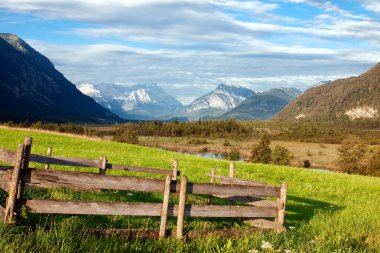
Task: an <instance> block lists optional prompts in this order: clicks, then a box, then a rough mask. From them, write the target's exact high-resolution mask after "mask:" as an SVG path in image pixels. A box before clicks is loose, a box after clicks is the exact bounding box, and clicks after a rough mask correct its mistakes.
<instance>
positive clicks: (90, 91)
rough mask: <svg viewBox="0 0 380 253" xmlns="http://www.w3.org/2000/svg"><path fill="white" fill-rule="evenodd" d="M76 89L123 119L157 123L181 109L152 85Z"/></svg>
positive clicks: (88, 85)
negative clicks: (153, 120) (154, 120)
mask: <svg viewBox="0 0 380 253" xmlns="http://www.w3.org/2000/svg"><path fill="white" fill-rule="evenodd" d="M78 89H79V90H80V91H81V92H82V93H84V94H86V95H88V96H90V97H92V98H93V99H95V101H96V102H98V103H99V104H101V105H102V106H104V107H105V108H107V109H109V110H111V111H112V112H113V113H115V114H116V115H118V116H119V117H122V118H125V119H131V120H152V119H157V118H159V117H162V116H164V115H167V114H171V113H174V112H175V111H177V110H179V109H181V108H182V107H183V105H182V104H181V103H180V102H178V101H177V100H176V99H175V98H174V97H172V96H170V95H168V94H167V93H166V92H165V91H164V89H162V88H161V87H160V86H158V85H157V84H155V83H150V84H141V85H134V86H125V85H116V84H93V83H90V82H84V83H80V84H78Z"/></svg>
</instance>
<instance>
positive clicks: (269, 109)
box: [220, 88, 301, 120]
mask: <svg viewBox="0 0 380 253" xmlns="http://www.w3.org/2000/svg"><path fill="white" fill-rule="evenodd" d="M300 93H301V92H300V91H299V90H297V89H294V88H290V89H289V88H276V89H270V90H268V91H265V92H261V93H256V94H254V95H252V96H251V97H250V98H248V99H246V100H245V101H244V102H242V103H241V104H240V105H238V106H237V107H235V108H233V109H232V110H230V111H228V112H226V113H224V114H223V115H222V116H221V117H220V118H222V119H229V118H234V119H242V120H254V119H262V120H265V119H272V118H273V117H274V116H275V115H276V114H277V113H278V112H279V111H281V110H282V109H283V108H284V107H285V106H286V105H287V104H288V103H289V102H290V101H292V100H293V99H295V98H296V97H297V96H298V95H299V94H300Z"/></svg>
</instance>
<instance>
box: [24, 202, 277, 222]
mask: <svg viewBox="0 0 380 253" xmlns="http://www.w3.org/2000/svg"><path fill="white" fill-rule="evenodd" d="M25 207H26V208H27V211H28V212H30V213H45V214H82V215H83V214H84V215H86V214H87V215H129V216H158V217H159V216H161V210H162V203H138V202H96V201H73V200H52V199H49V200H37V199H33V200H29V199H28V200H26V201H25ZM275 215H276V210H275V209H273V208H268V207H256V206H217V205H188V206H186V207H185V217H235V218H239V217H240V218H252V217H263V218H265V217H274V216H275ZM168 216H170V217H176V216H178V205H169V207H168Z"/></svg>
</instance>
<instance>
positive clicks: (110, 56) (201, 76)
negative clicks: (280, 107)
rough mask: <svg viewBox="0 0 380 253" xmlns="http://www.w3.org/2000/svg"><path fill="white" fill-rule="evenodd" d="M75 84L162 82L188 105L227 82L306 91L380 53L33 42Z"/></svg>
mask: <svg viewBox="0 0 380 253" xmlns="http://www.w3.org/2000/svg"><path fill="white" fill-rule="evenodd" d="M29 42H30V44H31V45H32V46H33V47H35V48H36V49H37V50H39V51H40V52H42V53H43V54H45V55H46V56H47V57H49V58H50V59H51V60H52V61H53V63H54V64H55V65H56V67H57V68H58V70H60V71H62V72H63V73H64V74H65V76H67V77H68V78H69V80H71V81H72V82H74V83H79V82H81V81H91V82H95V83H102V82H104V83H109V82H110V80H112V82H115V83H123V84H129V85H132V84H137V83H146V82H150V81H154V82H157V83H158V84H159V85H161V86H163V87H164V88H165V89H166V90H167V91H168V92H169V93H170V94H172V95H174V96H176V97H177V98H180V100H181V101H182V102H185V103H188V102H189V101H190V100H192V99H193V98H194V97H198V96H200V95H203V94H206V93H208V92H210V91H211V90H213V89H214V88H215V87H216V86H217V85H218V84H220V83H222V82H235V83H236V82H238V83H240V84H242V83H245V85H244V86H247V87H250V88H253V89H256V90H265V89H269V88H270V87H273V86H288V87H298V88H302V89H305V88H307V87H309V86H311V85H313V84H315V83H317V82H320V81H326V80H334V79H336V78H341V77H345V76H350V75H353V74H359V73H360V72H362V71H364V70H365V69H366V68H368V67H369V66H370V65H372V64H374V63H376V62H377V60H378V59H380V53H378V52H367V51H363V50H350V49H346V50H330V49H323V48H305V47H300V46H291V47H286V46H279V45H276V44H271V43H267V42H264V41H258V40H257V41H254V42H251V43H255V45H256V47H253V48H251V49H250V50H249V51H245V50H242V51H235V52H199V51H196V50H194V51H186V52H183V51H181V50H147V49H136V48H132V47H128V46H123V45H115V44H94V45H85V46H81V45H78V46H67V45H55V44H46V43H43V42H40V41H29Z"/></svg>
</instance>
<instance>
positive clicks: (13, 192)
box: [4, 144, 25, 223]
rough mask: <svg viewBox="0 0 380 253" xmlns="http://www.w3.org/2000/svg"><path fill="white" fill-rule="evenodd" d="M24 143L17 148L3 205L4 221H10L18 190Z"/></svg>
mask: <svg viewBox="0 0 380 253" xmlns="http://www.w3.org/2000/svg"><path fill="white" fill-rule="evenodd" d="M24 149H25V145H24V144H20V145H19V146H18V149H17V155H16V161H15V165H14V168H13V173H12V178H11V180H10V182H9V186H8V199H7V203H6V206H5V215H4V220H5V222H6V223H12V222H13V217H14V211H15V206H16V201H17V191H18V190H19V187H18V185H19V181H20V171H21V168H22V166H23V161H24V160H23V158H24Z"/></svg>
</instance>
